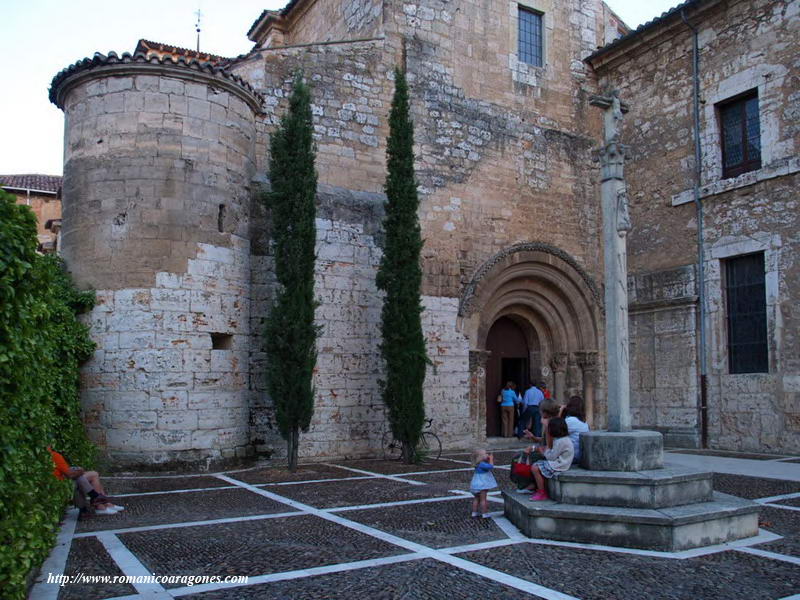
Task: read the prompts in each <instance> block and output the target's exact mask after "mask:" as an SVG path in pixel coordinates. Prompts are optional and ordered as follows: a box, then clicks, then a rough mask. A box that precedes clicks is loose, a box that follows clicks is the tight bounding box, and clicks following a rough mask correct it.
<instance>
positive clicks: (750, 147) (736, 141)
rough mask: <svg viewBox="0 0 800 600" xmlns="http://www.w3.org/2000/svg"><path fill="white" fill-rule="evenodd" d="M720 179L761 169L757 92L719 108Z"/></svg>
mask: <svg viewBox="0 0 800 600" xmlns="http://www.w3.org/2000/svg"><path fill="white" fill-rule="evenodd" d="M718 110H719V122H720V133H721V138H722V177H723V178H725V179H727V178H728V177H736V176H737V175H741V174H742V173H747V172H748V171H755V170H756V169H760V168H761V125H760V122H759V118H758V93H757V92H756V91H752V92H748V93H747V94H745V95H743V96H740V97H738V98H736V99H734V100H729V101H726V102H725V103H724V104H720V105H719V109H718Z"/></svg>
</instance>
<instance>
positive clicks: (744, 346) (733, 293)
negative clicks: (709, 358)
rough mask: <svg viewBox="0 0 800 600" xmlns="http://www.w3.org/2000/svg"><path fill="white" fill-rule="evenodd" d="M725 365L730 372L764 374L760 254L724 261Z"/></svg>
mask: <svg viewBox="0 0 800 600" xmlns="http://www.w3.org/2000/svg"><path fill="white" fill-rule="evenodd" d="M725 296H726V308H727V317H728V366H729V371H730V372H731V373H768V372H769V350H768V346H767V294H766V286H765V281H764V253H763V252H759V253H757V254H747V255H745V256H737V257H734V258H729V259H727V260H726V261H725Z"/></svg>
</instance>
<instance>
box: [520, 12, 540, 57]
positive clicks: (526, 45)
mask: <svg viewBox="0 0 800 600" xmlns="http://www.w3.org/2000/svg"><path fill="white" fill-rule="evenodd" d="M518 16H519V27H518V31H517V33H518V37H519V42H518V48H519V60H520V61H522V62H524V63H528V64H529V65H533V66H534V67H541V66H542V65H543V64H544V61H543V60H542V56H543V54H544V52H543V48H544V45H543V44H542V14H541V13H538V12H534V11H532V10H528V9H526V8H522V7H521V6H520V7H519V13H518Z"/></svg>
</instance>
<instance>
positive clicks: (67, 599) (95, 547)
mask: <svg viewBox="0 0 800 600" xmlns="http://www.w3.org/2000/svg"><path fill="white" fill-rule="evenodd" d="M80 574H84V575H88V576H92V575H108V576H112V577H113V576H115V575H124V573H123V572H122V571H121V570H120V569H119V567H118V566H117V564H116V563H115V562H114V561H113V560H112V558H111V556H109V554H108V552H107V551H106V549H105V548H104V547H103V544H101V543H100V541H99V540H98V539H97V538H86V539H77V540H72V546H71V547H70V550H69V556H68V558H67V565H66V568H65V569H64V575H68V576H70V577H74V576H79V575H80ZM134 593H136V589H135V588H134V587H133V586H132V585H129V584H127V583H116V584H113V583H94V582H92V583H75V584H67V585H64V586H63V587H62V588H61V589H60V590H59V591H58V600H100V599H101V598H110V597H113V596H125V595H128V594H134Z"/></svg>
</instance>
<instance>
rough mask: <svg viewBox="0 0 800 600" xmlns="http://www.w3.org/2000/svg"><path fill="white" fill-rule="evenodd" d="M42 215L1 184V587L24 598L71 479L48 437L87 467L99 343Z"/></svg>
mask: <svg viewBox="0 0 800 600" xmlns="http://www.w3.org/2000/svg"><path fill="white" fill-rule="evenodd" d="M36 243H37V240H36V218H35V217H34V215H33V213H32V212H31V211H30V209H29V208H28V207H26V206H20V205H17V204H16V203H15V198H14V196H12V195H11V194H8V193H6V192H3V191H0V516H2V520H1V521H0V589H2V590H3V594H2V595H3V597H4V598H19V599H22V598H24V597H25V591H26V589H25V588H26V577H27V575H28V574H29V573H30V571H31V570H32V569H34V568H37V567H38V566H39V565H40V564H41V562H42V561H43V560H44V559H45V558H46V557H47V555H48V553H49V551H50V547H51V546H52V544H53V541H54V539H55V533H56V531H57V527H58V523H59V520H60V518H61V516H62V514H63V509H64V502H65V500H66V499H67V498H68V497H69V496H70V494H71V488H70V485H69V483H66V482H61V481H58V480H57V479H56V478H55V477H54V476H53V465H52V460H51V458H50V455H49V454H48V452H47V451H46V450H45V446H46V445H48V444H50V445H52V446H53V447H54V448H57V449H59V450H60V451H61V452H63V453H64V454H65V455H66V456H68V457H69V458H70V460H71V461H72V462H73V464H76V465H81V466H90V465H91V463H92V461H93V458H94V448H93V446H92V445H91V444H90V443H89V441H88V440H87V439H86V434H85V432H84V429H83V425H82V423H81V420H80V408H79V396H78V377H79V374H78V366H79V364H80V363H81V362H82V361H84V360H85V359H86V358H88V357H89V356H90V355H91V353H92V350H93V349H94V344H93V343H92V341H91V340H90V339H89V336H88V330H87V328H86V327H85V326H84V325H82V324H80V323H78V321H77V320H76V318H75V316H76V314H77V313H80V312H83V311H85V310H88V309H89V308H91V306H92V304H93V302H94V294H92V293H90V292H83V293H81V292H78V291H77V290H76V289H75V288H74V287H73V286H72V284H71V282H70V281H69V278H68V277H67V275H66V274H65V273H64V271H63V269H62V265H61V263H60V261H59V260H58V259H57V258H54V257H50V256H41V255H39V254H37V253H36Z"/></svg>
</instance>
